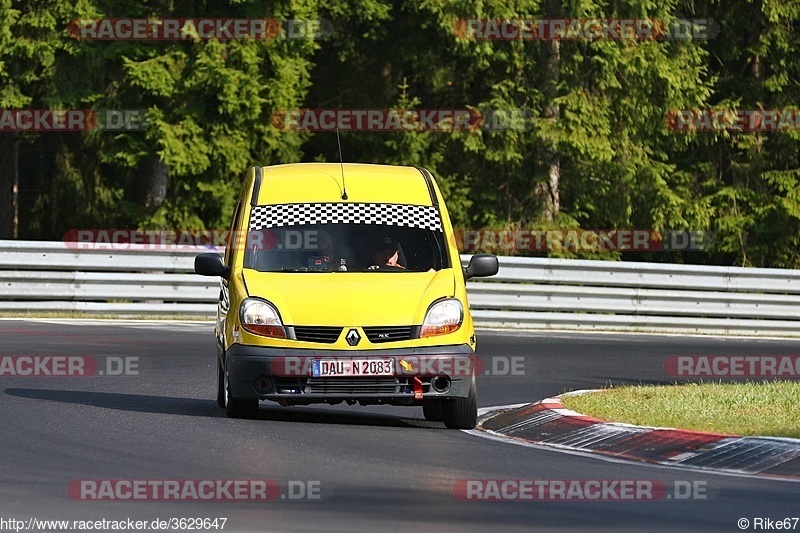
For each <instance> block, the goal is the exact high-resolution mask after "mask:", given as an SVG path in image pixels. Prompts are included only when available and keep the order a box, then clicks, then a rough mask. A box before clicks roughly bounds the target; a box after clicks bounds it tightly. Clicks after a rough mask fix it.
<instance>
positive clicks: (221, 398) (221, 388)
mask: <svg viewBox="0 0 800 533" xmlns="http://www.w3.org/2000/svg"><path fill="white" fill-rule="evenodd" d="M217 405H219V406H220V407H222V408H223V409H224V408H225V375H224V374H223V372H222V364H221V363H220V362H219V359H217Z"/></svg>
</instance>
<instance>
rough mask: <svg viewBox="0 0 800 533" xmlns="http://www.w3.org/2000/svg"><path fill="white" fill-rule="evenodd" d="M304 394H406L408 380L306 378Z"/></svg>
mask: <svg viewBox="0 0 800 533" xmlns="http://www.w3.org/2000/svg"><path fill="white" fill-rule="evenodd" d="M304 392H305V393H306V394H406V393H408V392H409V383H408V378H402V379H401V378H308V382H307V383H306V387H305V391H304Z"/></svg>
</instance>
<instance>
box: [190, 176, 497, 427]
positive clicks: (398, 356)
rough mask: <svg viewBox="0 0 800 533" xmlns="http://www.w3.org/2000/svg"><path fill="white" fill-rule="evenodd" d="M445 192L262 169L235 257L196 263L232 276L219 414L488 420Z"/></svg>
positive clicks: (252, 186) (474, 263)
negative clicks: (412, 413)
mask: <svg viewBox="0 0 800 533" xmlns="http://www.w3.org/2000/svg"><path fill="white" fill-rule="evenodd" d="M497 270H498V262H497V257H495V256H493V255H488V254H476V255H474V256H472V258H471V260H470V262H469V265H468V266H467V267H466V268H462V266H461V261H460V259H459V254H458V249H457V246H456V240H455V237H454V235H453V228H452V225H451V223H450V218H449V216H448V214H447V208H446V207H445V204H444V201H443V200H442V195H441V192H440V191H439V188H438V186H437V185H436V181H435V180H434V178H433V176H431V174H430V172H428V171H427V170H425V169H423V168H415V167H400V166H385V165H366V164H343V165H341V164H333V163H298V164H290V165H276V166H270V167H254V168H253V169H251V170H250V172H249V173H248V175H247V178H246V179H245V181H244V185H243V187H242V192H241V194H240V196H239V200H238V202H237V204H236V209H235V211H234V217H233V223H232V225H231V232H230V235H229V238H228V246H227V248H226V250H225V256H224V257H222V256H220V255H219V254H213V253H205V254H200V255H198V256H197V257H196V258H195V271H196V272H197V273H198V274H201V275H204V276H219V277H221V278H222V281H221V290H220V301H219V306H218V312H217V324H216V327H215V335H216V340H217V355H218V363H217V374H218V379H217V388H218V393H217V403H218V404H219V405H220V407H224V408H225V410H226V412H227V414H228V415H229V416H232V417H241V418H249V417H255V416H257V414H258V402H259V400H273V401H276V402H278V403H280V404H281V405H309V404H313V403H328V404H337V403H340V402H347V403H348V404H351V405H352V404H355V403H359V404H361V405H369V404H389V405H407V406H414V405H416V406H422V407H423V413H424V416H425V418H426V419H428V420H434V421H441V422H444V424H445V425H446V426H447V427H448V428H457V429H469V428H473V427H475V423H476V419H477V390H476V385H475V372H474V370H475V362H476V359H475V331H474V327H473V323H472V318H471V316H470V313H469V305H468V302H467V291H466V285H465V280H466V279H469V278H472V277H477V276H492V275H494V274H496V273H497Z"/></svg>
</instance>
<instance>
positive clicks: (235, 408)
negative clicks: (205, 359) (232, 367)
mask: <svg viewBox="0 0 800 533" xmlns="http://www.w3.org/2000/svg"><path fill="white" fill-rule="evenodd" d="M221 373H222V374H223V378H222V391H223V394H222V403H223V406H224V407H225V414H227V415H228V416H229V417H231V418H256V417H257V416H258V398H245V399H242V398H231V395H230V392H231V388H230V384H229V383H228V370H227V369H225V371H224V373H223V372H221Z"/></svg>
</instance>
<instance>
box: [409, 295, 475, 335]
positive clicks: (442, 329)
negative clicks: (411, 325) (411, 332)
mask: <svg viewBox="0 0 800 533" xmlns="http://www.w3.org/2000/svg"><path fill="white" fill-rule="evenodd" d="M463 320H464V307H463V306H462V305H461V302H460V301H458V300H453V299H448V300H442V301H440V302H436V303H435V304H433V305H432V306H431V307H430V309H428V312H427V314H426V315H425V320H424V321H423V322H422V328H421V329H420V332H419V336H420V337H434V336H436V335H446V334H448V333H452V332H454V331H456V330H457V329H458V328H460V327H461V322H462V321H463Z"/></svg>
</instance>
